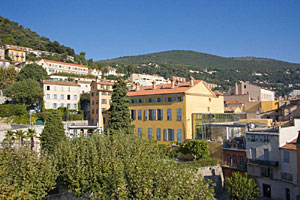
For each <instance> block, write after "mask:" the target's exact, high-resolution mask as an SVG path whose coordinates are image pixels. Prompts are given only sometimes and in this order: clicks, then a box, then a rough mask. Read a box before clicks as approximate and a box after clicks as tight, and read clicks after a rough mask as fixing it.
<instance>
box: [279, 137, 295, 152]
mask: <svg viewBox="0 0 300 200" xmlns="http://www.w3.org/2000/svg"><path fill="white" fill-rule="evenodd" d="M296 142H297V138H296V139H294V140H293V141H291V142H289V143H287V144H286V145H284V146H282V147H280V148H281V149H287V150H297V146H296V145H295V143H296Z"/></svg>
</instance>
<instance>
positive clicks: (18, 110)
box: [0, 104, 27, 117]
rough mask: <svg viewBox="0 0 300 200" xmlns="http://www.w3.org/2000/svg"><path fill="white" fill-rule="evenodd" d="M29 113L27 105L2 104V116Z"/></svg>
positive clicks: (0, 115) (0, 114) (0, 110)
mask: <svg viewBox="0 0 300 200" xmlns="http://www.w3.org/2000/svg"><path fill="white" fill-rule="evenodd" d="M24 114H27V110H26V107H25V106H24V105H20V104H16V105H15V104H4V105H0V117H10V116H20V115H24Z"/></svg>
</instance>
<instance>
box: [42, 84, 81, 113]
mask: <svg viewBox="0 0 300 200" xmlns="http://www.w3.org/2000/svg"><path fill="white" fill-rule="evenodd" d="M42 87H43V90H44V98H43V100H44V105H45V108H46V109H57V108H59V107H67V108H69V109H74V110H77V109H78V102H79V100H80V85H79V84H77V83H74V82H66V81H51V80H43V81H42Z"/></svg>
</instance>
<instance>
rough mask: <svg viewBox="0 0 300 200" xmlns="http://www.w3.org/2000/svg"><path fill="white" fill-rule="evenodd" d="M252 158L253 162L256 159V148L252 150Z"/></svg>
mask: <svg viewBox="0 0 300 200" xmlns="http://www.w3.org/2000/svg"><path fill="white" fill-rule="evenodd" d="M251 156H252V159H253V160H255V159H256V148H251Z"/></svg>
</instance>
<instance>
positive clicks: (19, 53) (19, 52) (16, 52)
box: [6, 47, 26, 63]
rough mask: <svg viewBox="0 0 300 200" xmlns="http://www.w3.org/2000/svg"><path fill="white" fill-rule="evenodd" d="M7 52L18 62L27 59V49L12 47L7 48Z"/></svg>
mask: <svg viewBox="0 0 300 200" xmlns="http://www.w3.org/2000/svg"><path fill="white" fill-rule="evenodd" d="M6 54H7V56H8V57H10V58H11V60H12V61H14V62H16V63H22V62H25V61H26V51H25V50H23V49H20V48H18V47H10V48H7V49H6Z"/></svg>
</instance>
